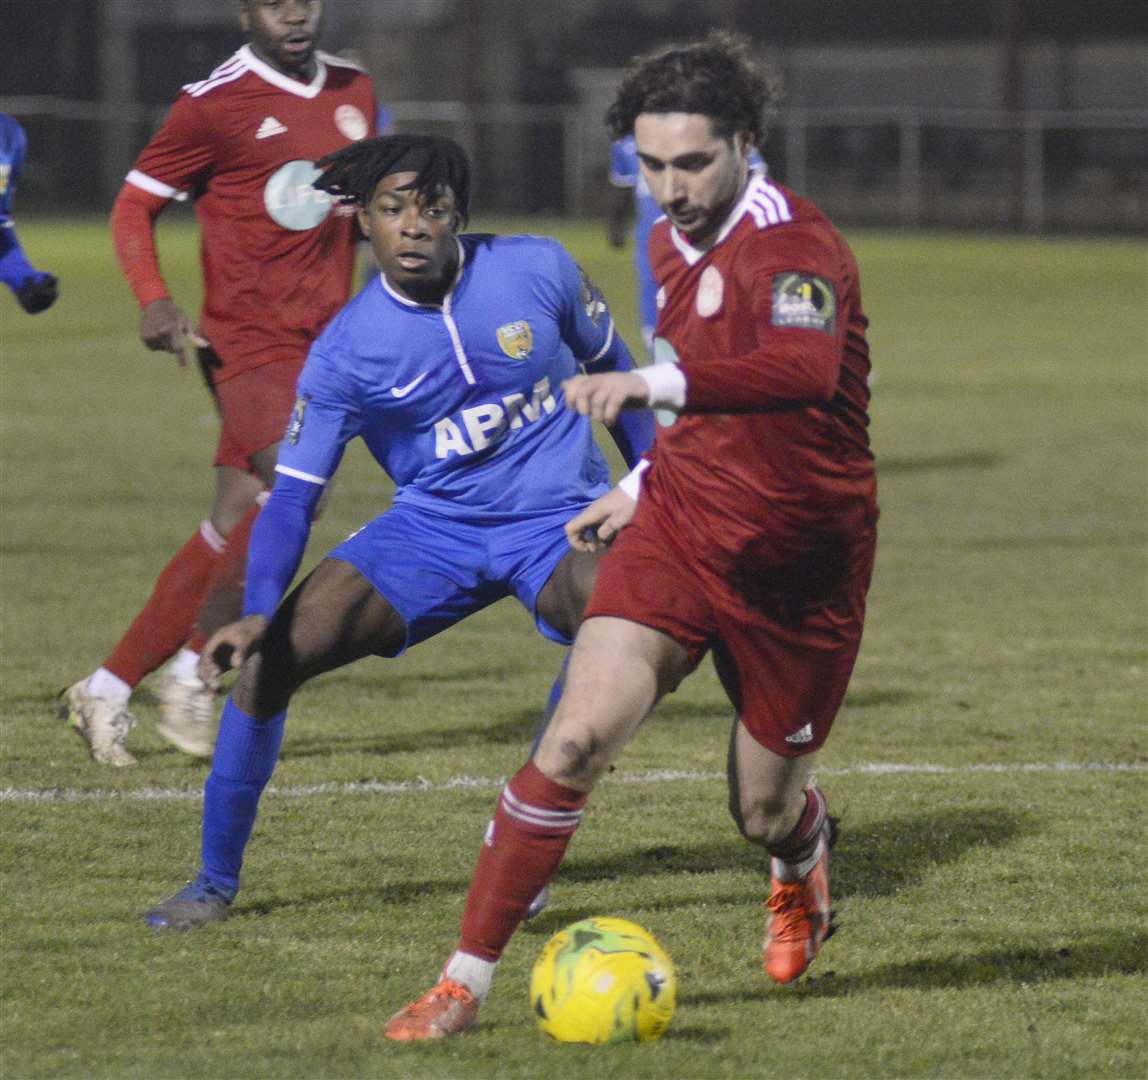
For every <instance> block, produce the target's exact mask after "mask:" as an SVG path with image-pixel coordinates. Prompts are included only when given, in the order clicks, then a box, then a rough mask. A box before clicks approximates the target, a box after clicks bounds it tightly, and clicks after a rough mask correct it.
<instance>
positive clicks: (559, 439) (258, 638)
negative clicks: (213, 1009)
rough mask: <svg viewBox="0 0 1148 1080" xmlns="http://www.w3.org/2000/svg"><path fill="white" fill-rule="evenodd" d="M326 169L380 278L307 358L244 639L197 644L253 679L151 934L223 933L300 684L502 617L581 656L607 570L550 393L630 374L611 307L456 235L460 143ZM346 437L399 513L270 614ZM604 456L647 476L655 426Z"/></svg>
mask: <svg viewBox="0 0 1148 1080" xmlns="http://www.w3.org/2000/svg"><path fill="white" fill-rule="evenodd" d="M320 164H325V165H327V171H326V172H325V173H324V174H323V176H322V178H321V179H320V180H318V181H317V184H318V185H319V186H321V187H322V188H324V189H325V190H327V191H331V192H333V193H335V194H338V195H345V196H348V197H350V198H351V199H353V200H354V202H355V203H356V204H357V205H358V206H359V208H360V209H359V220H360V222H361V224H362V226H363V230H364V232H366V233H367V234H368V236H369V237H370V240H371V246H372V248H373V249H374V254H375V258H376V259H377V260H378V263H379V266H380V268H381V271H382V272H381V274H379V275H378V276H376V278H375V280H374V281H373V282H372V283H371V284H370V285H368V286H367V287H366V288H365V289H364V290H363V291H362V292H361V293H359V295H358V296H357V297H356V298H355V299H354V300H353V301H352V302H351V303H350V304H348V305H347V307H346V308H345V309H344V310H343V311H342V312H341V313H340V314H339V315H338V316H337V317H336V318H335V320H334V321H333V322H332V323H331V325H330V326H329V327H328V328H327V329H326V330H325V331H324V333H323V334H322V336H321V337H320V338H319V340H318V341H317V342H316V343H315V345H314V346H313V347H312V349H311V353H310V356H309V357H308V359H307V364H306V366H305V367H304V369H303V374H302V375H301V376H300V378H299V388H298V394H299V396H298V401H297V402H296V405H295V410H294V413H293V416H292V420H291V425H290V427H289V428H288V431H287V435H286V437H285V438H284V440H283V443H282V445H281V447H280V451H279V461H278V464H277V466H276V473H277V476H276V480H275V487H274V489H273V490H272V492H271V498H270V499H269V500H268V502H267V505H266V507H265V508H264V510H263V512H262V513H261V514H260V515H259V520H258V522H257V523H256V525H255V530H254V533H253V535H252V539H251V553H250V560H249V564H248V573H247V589H246V597H245V602H244V618H243V619H242V620H240V621H239V622H237V623H235V624H234V625H232V626H228V627H224V628H223V629H222V630H220V631H219V632H218V633H216V634H215V635H214V636H213V637H212V638H211V640H210V641H209V642H208V643H207V648H206V651H205V653H204V657H203V663H202V665H201V667H202V669H203V670H204V672H205V674H207V675H208V676H209V677H210V678H211V679H212V680H213V681H214V679H215V678H216V677H218V675H219V673H220V671H221V670H224V669H226V667H228V666H230V665H231V664H242V669H241V671H240V675H239V680H238V682H237V683H236V685H235V687H234V689H233V691H232V694H231V697H230V698H229V699H228V701H227V704H226V705H225V706H224V710H223V721H222V724H221V727H220V733H219V742H218V745H217V746H216V750H215V760H214V762H213V763H212V769H211V775H210V776H209V777H208V779H207V784H206V787H205V791H204V809H203V866H202V870H201V872H200V874H199V876H198V877H197V878H196V880H195V881H193V882H192V883H191V884H190V885H189V886H187V887H186V888H184V889H182V890H180V891H179V892H178V893H176V894H175V895H174V896H172V897H170V898H169V899H168V900H165V901H164V902H163V903H161V904H159V905H157V906H156V907H155V908H153V909H152V910H151V911H150V912H148V915H147V921H148V922H149V923H150V924H151V925H152V926H155V927H158V928H166V929H191V928H193V927H197V926H202V925H204V924H206V923H210V922H215V921H217V920H219V919H222V918H223V917H224V916H225V915H226V914H227V909H228V907H229V905H230V903H231V901H232V900H233V899H234V897H235V893H236V890H237V889H238V887H239V873H240V868H241V865H242V861H243V851H244V848H245V846H246V843H247V839H248V837H249V836H250V834H251V829H252V827H253V825H254V822H255V815H256V809H257V806H258V802H259V797H260V795H261V793H262V791H263V787H264V785H265V784H266V783H267V781H268V780H269V779H270V777H271V773H272V770H273V769H274V767H275V762H276V760H277V757H278V751H279V744H280V741H281V739H282V737H283V730H284V726H285V723H286V716H287V706H288V703H289V701H290V699H291V696H292V694H293V693H294V692H295V690H296V689H297V688H298V687H299V686H300V685H302V684H303V683H304V682H305V681H307V680H308V679H310V678H312V677H313V676H315V675H318V674H320V673H322V672H324V671H330V670H332V669H334V668H337V667H341V666H342V665H344V664H349V663H351V662H352V661H354V660H358V659H360V658H362V657H364V656H384V657H396V656H399V655H401V654H402V653H403V652H405V651H406V650H407V649H408V648H409V647H411V646H412V645H417V644H419V643H420V642H423V641H426V640H428V639H429V638H431V637H433V636H434V635H436V634H438V633H441V632H442V631H443V630H446V629H448V628H449V627H451V626H453V625H454V624H455V623H457V622H459V621H460V620H461V619H464V618H466V616H467V615H470V614H473V613H474V612H477V611H481V610H482V609H483V608H485V607H487V606H488V605H490V604H492V603H494V602H495V601H496V600H499V599H502V598H503V597H506V596H514V597H516V598H517V599H518V600H519V602H520V603H521V604H522V605H523V606H524V607H525V608H526V609H527V611H529V612H530V613H531V615H533V617H534V621H535V625H536V626H537V627H538V630H539V631H540V632H541V633H542V634H543V635H545V636H546V637H548V638H550V639H551V640H554V641H559V642H563V643H565V644H569V642H570V640H571V639H572V638H573V636H574V632H575V630H576V629H577V626H578V623H579V621H580V619H581V617H582V610H583V608H584V606H585V603H586V599H587V597H588V596H589V595H590V589H591V587H592V585H593V581H594V574H595V572H596V569H597V563H598V555H597V553H596V552H579V551H571V550H570V547H569V545H568V543H567V542H566V533H565V525H566V522H567V521H569V520H570V518H571V517H572V516H573V515H574V514H576V513H578V512H579V511H580V510H582V509H584V508H585V507H586V506H587V505H588V504H589V503H590V502H591V500H593V499H594V498H596V497H597V496H598V495H599V494H602V493H604V492H605V491H607V490H608V488H609V468H608V467H607V465H606V461H605V459H604V458H603V457H602V454H601V452H600V451H599V450H598V448H597V446H596V445H595V443H594V439H593V434H592V432H591V427H590V424H589V422H588V421H587V420H586V419H585V418H583V417H581V416H579V415H578V414H577V413H575V412H572V411H570V410H568V409H567V408H566V407H565V406H564V405H563V404H562V402H561V401H560V399H559V398H557V397H556V396H555V392H556V390H555V388H556V387H557V386H558V384H559V382H561V381H562V380H563V379H566V378H569V377H570V376H571V375H573V374H574V373H575V372H576V371H578V370H580V366H584V367H585V368H586V369H587V370H593V371H629V370H631V369H632V367H633V361H632V359H631V357H630V353H629V351H628V349H627V348H626V345H625V343H624V342H623V341H622V339H621V338H620V337H619V336H618V335H617V334H616V333H615V331H614V322H613V320H612V319H611V317H610V312H609V310H608V309H607V307H606V304H605V301H604V300H603V299H602V296H601V293H599V292H598V290H597V289H596V288H595V287H594V286H593V285H592V284H591V282H590V281H589V280H588V279H587V278H586V276H585V275H584V274H583V273H582V272H581V271H580V270H579V268H578V266H577V265H576V264H575V262H574V260H573V259H572V258H571V257H570V255H569V254H568V253H567V252H566V250H565V249H564V248H563V247H562V246H561V245H560V244H559V243H558V242H557V241H555V240H550V239H547V238H544V237H537V236H509V237H503V236H492V235H485V234H481V233H465V234H462V235H459V234H458V230H459V229H460V228H462V227H463V226H464V225H465V224H466V220H467V213H468V206H469V198H470V166H469V163H468V161H467V158H466V155H465V154H464V153H463V151H462V149H461V148H460V147H459V146H458V145H457V144H456V143H454V142H452V141H451V140H449V139H442V138H436V137H431V136H424V135H393V136H388V137H385V138H381V139H373V140H370V141H367V142H362V143H358V144H357V145H355V146H351V147H348V148H346V149H345V150H342V151H340V152H339V153H337V154H335V155H333V156H332V157H331V158H328V159H326V160H325V161H324V162H321V163H320ZM356 437H359V438H362V439H363V441H364V442H365V443H366V444H367V447H368V448H369V449H370V451H371V454H372V455H373V456H374V458H375V460H376V461H378V463H379V464H380V465H381V466H382V468H383V469H384V470H385V471H386V473H387V474H388V475H389V476H390V477H391V478H392V480H394V482H395V484H396V485H397V491H396V492H395V496H394V500H393V503H392V505H391V507H390V508H389V509H388V510H387V511H386V512H385V513H383V514H382V515H380V516H379V517H377V518H375V519H374V520H373V521H371V522H368V523H367V524H366V525H365V526H364V527H363V528H362V529H360V530H359V531H358V532H356V533H354V534H353V535H352V536H351V537H350V538H349V539H348V540H346V541H345V542H344V543H343V544H341V545H340V546H339V547H337V548H336V549H335V550H334V551H333V552H331V553H330V555H328V557H327V558H326V559H324V560H323V561H322V562H321V563H320V564H319V566H318V567H317V568H316V569H315V570H314V571H313V572H312V573H311V574H310V575H309V576H308V577H307V578H306V580H305V581H304V582H303V583H302V584H301V585H300V586H299V588H297V589H296V590H295V591H294V592H293V593H292V594H291V595H290V596H289V597H288V598H287V599H286V600H285V601H283V602H282V604H280V599H281V597H282V596H283V594H284V592H285V590H286V589H287V586H288V585H289V584H290V583H291V580H292V579H293V578H294V576H295V572H296V570H297V568H298V566H299V562H300V559H301V558H302V556H303V552H304V550H305V548H306V544H307V538H308V534H309V531H310V521H311V518H312V516H313V514H314V511H315V507H316V506H317V505H318V502H319V498H320V496H321V493H322V491H323V488H324V486H325V485H326V484H327V483H328V482H329V481H330V479H331V477H332V476H333V474H334V472H335V470H336V469H337V468H338V465H339V461H340V460H341V458H342V456H343V450H344V448H345V446H346V445H347V443H348V442H349V441H350V440H352V439H354V438H356ZM614 438H615V441H616V442H617V444H618V448H619V450H620V451H621V452H622V454H623V456H624V457H625V459H626V461H627V462H628V463H630V464H631V465H636V463H637V460H638V458H639V456H640V455H641V454H642V452H643V451H644V450H645V449H646V448H648V446H649V445H650V443H651V442H652V439H653V424H652V421H651V418H650V417H649V415H648V414H642V413H632V414H630V415H629V416H627V417H626V418H625V422H624V423H622V424H620V425H618V427H616V428H615V430H614ZM540 892H541V890H540Z"/></svg>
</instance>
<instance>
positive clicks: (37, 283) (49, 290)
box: [12, 273, 60, 315]
mask: <svg viewBox="0 0 1148 1080" xmlns="http://www.w3.org/2000/svg"><path fill="white" fill-rule="evenodd" d="M12 291H13V292H14V293H15V294H16V299H17V300H18V301H19V303H20V306H21V307H22V308H23V309H24V310H25V311H26V312H28V314H29V315H35V314H37V313H39V312H41V311H47V310H48V308H50V307H51V306H52V305H53V304H54V303H55V302H56V297H57V296H59V295H60V285H59V282H58V281H57V280H56V276H55V274H42V273H37V274H29V275H28V276H27V277H26V278H24V280H23V281H22V282H20V284H19V285H18V286H16V287H15V288H13V290H12Z"/></svg>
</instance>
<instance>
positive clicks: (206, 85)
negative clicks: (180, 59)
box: [187, 68, 247, 97]
mask: <svg viewBox="0 0 1148 1080" xmlns="http://www.w3.org/2000/svg"><path fill="white" fill-rule="evenodd" d="M246 74H247V69H246V68H239V70H238V71H233V72H231V73H230V74H228V75H224V76H223V77H222V78H219V79H208V80H205V81H204V82H201V83H199V85H198V88H197V89H195V90H189V91H188V92H187V93H188V96H189V97H203V95H204V94H210V93H211V91H212V90H216V89H218V88H219V87H221V86H226V85H227V84H228V83H232V82H235V81H236V80H237V79H242V78H243V76H244V75H246Z"/></svg>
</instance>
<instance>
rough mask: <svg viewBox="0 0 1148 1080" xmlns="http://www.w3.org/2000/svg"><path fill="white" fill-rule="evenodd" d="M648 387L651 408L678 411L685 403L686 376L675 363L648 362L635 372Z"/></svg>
mask: <svg viewBox="0 0 1148 1080" xmlns="http://www.w3.org/2000/svg"><path fill="white" fill-rule="evenodd" d="M634 374H635V375H637V376H638V377H639V378H641V379H642V381H643V382H645V384H646V385H647V386H648V387H649V388H650V408H651V409H673V410H675V411H680V410H681V409H682V408H684V407H685V404H686V377H685V375H684V374H683V372H682V369H681V368H680V367H678V365H677V364H650V365H649V366H648V367H644V368H638V369H637V370H636V371H635V372H634Z"/></svg>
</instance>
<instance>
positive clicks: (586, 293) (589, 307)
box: [578, 267, 606, 326]
mask: <svg viewBox="0 0 1148 1080" xmlns="http://www.w3.org/2000/svg"><path fill="white" fill-rule="evenodd" d="M578 273H580V274H581V275H582V306H583V307H584V308H585V309H586V314H587V316H588V317H589V319H590V321H591V322H592V323H593V324H594V325H595V326H597V325H598V324H599V323H600V322H601V321H602V316H603V315H605V314H606V298H605V297H604V296H603V295H602V290H601V289H599V288H598V286H597V285H595V284H594V282H592V281H591V280H590V276H589V275H588V274H587V273H586V271H585V270H583V269H582V267H578Z"/></svg>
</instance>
